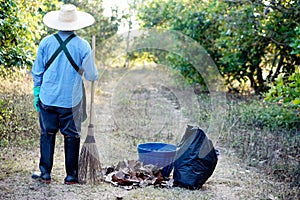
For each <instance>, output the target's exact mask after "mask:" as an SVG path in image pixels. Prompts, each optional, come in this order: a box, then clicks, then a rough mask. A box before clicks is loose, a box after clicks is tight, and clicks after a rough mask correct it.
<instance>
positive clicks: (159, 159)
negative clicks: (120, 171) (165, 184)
mask: <svg viewBox="0 0 300 200" xmlns="http://www.w3.org/2000/svg"><path fill="white" fill-rule="evenodd" d="M176 149H177V146H175V145H172V144H166V143H159V142H152V143H144V144H139V145H138V155H139V161H141V162H143V164H144V165H148V164H152V165H155V166H157V167H159V168H163V173H162V175H163V176H164V177H168V176H169V175H170V173H171V171H172V169H173V161H174V157H175V154H176Z"/></svg>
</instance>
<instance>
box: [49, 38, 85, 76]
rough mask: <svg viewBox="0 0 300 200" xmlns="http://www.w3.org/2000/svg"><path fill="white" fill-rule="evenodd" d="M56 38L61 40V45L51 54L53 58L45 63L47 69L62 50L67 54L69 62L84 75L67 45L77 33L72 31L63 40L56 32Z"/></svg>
mask: <svg viewBox="0 0 300 200" xmlns="http://www.w3.org/2000/svg"><path fill="white" fill-rule="evenodd" d="M54 36H55V38H56V39H57V41H58V42H59V44H60V46H59V47H58V49H56V51H55V52H54V54H53V55H52V56H51V58H50V59H49V60H48V62H47V63H46V65H45V71H46V70H47V69H48V68H49V67H50V65H51V64H52V62H53V61H54V60H55V58H56V57H57V56H58V54H59V53H60V52H61V51H64V53H65V55H66V56H67V58H68V60H69V62H70V63H71V65H72V66H73V68H74V69H75V70H76V71H77V72H78V73H79V74H80V75H82V71H81V70H80V69H79V67H78V65H77V64H76V63H75V61H74V60H73V58H72V56H71V54H70V52H69V51H68V49H67V47H66V45H67V44H68V42H69V41H70V40H71V39H72V38H74V37H75V36H76V35H75V34H74V33H72V34H71V35H70V36H69V37H68V38H67V39H66V40H65V41H62V39H61V37H60V36H59V35H58V34H57V33H56V34H54Z"/></svg>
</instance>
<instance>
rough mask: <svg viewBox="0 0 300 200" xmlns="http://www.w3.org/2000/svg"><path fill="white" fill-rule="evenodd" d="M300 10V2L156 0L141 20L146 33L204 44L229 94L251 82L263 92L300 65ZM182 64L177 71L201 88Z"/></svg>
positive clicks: (177, 64)
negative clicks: (166, 32) (174, 34)
mask: <svg viewBox="0 0 300 200" xmlns="http://www.w3.org/2000/svg"><path fill="white" fill-rule="evenodd" d="M299 8H300V7H299V1H280V0H272V1H263V2H262V1H260V0H253V1H246V0H245V1H242V0H241V1H238V0H237V1H217V0H211V1H201V0H192V1H187V0H160V1H158V0H151V1H147V3H144V4H142V6H141V7H140V8H139V12H138V13H139V14H138V16H139V19H140V20H141V26H142V27H144V28H150V27H157V28H166V29H172V30H178V31H181V32H182V33H184V34H186V35H188V36H190V37H191V38H193V39H194V40H196V41H198V42H199V43H200V44H201V45H202V46H203V47H204V48H205V49H206V50H207V51H208V53H209V54H210V56H211V57H212V59H213V60H214V61H215V63H216V64H217V66H218V68H219V70H220V73H221V74H222V75H223V77H224V78H225V80H226V81H227V86H228V88H229V89H240V88H241V86H242V85H245V83H250V86H251V88H252V89H253V90H254V91H255V92H256V93H261V92H264V91H266V90H267V89H268V87H267V83H269V82H273V81H274V80H275V79H276V77H278V75H279V74H280V73H285V74H286V75H289V74H291V73H293V72H294V71H295V65H296V66H299V62H300V61H299V59H298V56H299V52H298V51H297V50H296V51H295V47H296V46H297V45H296V44H297V41H298V39H296V38H297V32H296V30H297V29H296V27H298V26H299V23H300V18H299ZM167 58H168V55H166V58H165V59H167ZM178 59H180V58H176V59H173V60H174V61H176V62H172V61H171V62H170V63H171V66H172V67H174V68H176V69H179V70H180V71H181V72H183V74H184V75H185V76H189V77H190V78H191V79H193V80H194V81H196V82H200V83H201V79H200V78H199V76H198V75H197V76H195V73H197V72H195V71H193V69H192V67H191V66H190V65H188V64H187V63H185V62H184V61H183V62H178ZM195 77H196V79H195ZM197 77H198V78H197Z"/></svg>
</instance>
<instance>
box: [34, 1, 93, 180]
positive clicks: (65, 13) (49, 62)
mask: <svg viewBox="0 0 300 200" xmlns="http://www.w3.org/2000/svg"><path fill="white" fill-rule="evenodd" d="M43 22H44V23H45V24H46V25H47V26H48V27H50V28H53V29H56V30H58V32H57V33H56V34H53V35H50V36H47V37H45V38H44V39H42V41H41V42H40V44H39V47H38V51H37V56H36V60H35V62H34V65H33V68H32V76H33V81H34V89H33V90H34V107H35V109H36V110H37V111H38V112H39V121H40V128H41V135H40V163H39V168H40V173H38V174H37V173H34V174H33V175H32V177H33V178H39V180H41V181H42V182H44V183H50V182H51V170H52V165H53V155H54V147H55V136H56V133H57V132H58V131H60V132H61V133H62V134H63V135H64V151H65V168H66V174H67V176H66V177H65V179H64V183H65V184H75V183H78V157H79V147H80V131H81V122H82V96H83V92H82V89H83V88H82V87H83V85H82V76H81V75H82V74H83V76H84V78H85V79H87V80H89V81H94V80H97V79H98V72H97V69H96V68H95V64H94V59H93V56H92V55H93V54H92V50H91V47H90V45H89V44H88V42H87V41H85V40H84V39H82V38H80V37H78V36H76V35H75V33H74V31H75V30H78V29H81V28H84V27H87V26H90V25H92V24H93V23H94V22H95V19H94V18H93V17H92V16H91V15H90V14H88V13H85V12H80V11H77V10H76V7H75V6H74V5H71V4H66V5H63V6H62V7H61V9H60V11H51V12H49V13H47V14H46V15H45V16H44V18H43Z"/></svg>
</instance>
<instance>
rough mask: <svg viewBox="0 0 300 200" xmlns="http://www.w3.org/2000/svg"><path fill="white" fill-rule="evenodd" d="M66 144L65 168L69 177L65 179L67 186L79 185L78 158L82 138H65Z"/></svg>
mask: <svg viewBox="0 0 300 200" xmlns="http://www.w3.org/2000/svg"><path fill="white" fill-rule="evenodd" d="M64 143H65V146H64V147H65V167H66V173H67V176H66V178H65V184H68V185H70V184H76V183H78V157H79V147H80V138H79V137H78V138H77V137H67V136H65V138H64Z"/></svg>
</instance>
